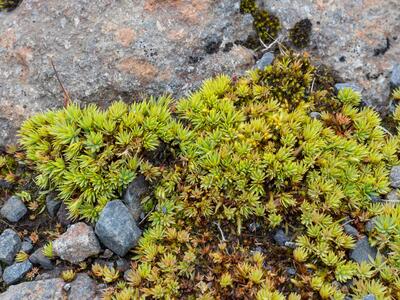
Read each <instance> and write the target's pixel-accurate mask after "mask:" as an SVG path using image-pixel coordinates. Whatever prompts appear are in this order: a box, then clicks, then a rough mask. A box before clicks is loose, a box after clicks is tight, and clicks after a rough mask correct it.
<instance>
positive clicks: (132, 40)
mask: <svg viewBox="0 0 400 300" xmlns="http://www.w3.org/2000/svg"><path fill="white" fill-rule="evenodd" d="M237 3H238V2H237V1H231V0H215V1H198V0H187V1H162V2H160V1H156V0H146V1H143V0H132V1H110V0H98V1H95V2H94V1H88V0H83V1H79V2H76V1H73V0H66V1H59V0H47V1H46V2H42V1H35V0H24V1H22V2H21V5H20V6H19V7H18V9H16V10H14V11H13V12H11V13H4V14H2V15H1V18H0V82H1V89H0V99H1V102H0V144H6V143H10V142H11V141H15V136H16V135H15V133H16V130H17V129H18V127H19V125H20V123H21V121H22V120H23V119H25V118H26V117H28V116H30V115H32V114H33V113H35V112H39V111H45V110H47V109H50V108H55V107H58V108H60V107H62V105H63V94H62V92H61V90H60V86H59V84H58V83H57V80H56V78H55V73H54V70H53V68H52V66H51V64H50V62H49V58H52V59H53V61H54V65H55V67H56V69H57V71H58V73H59V75H60V77H61V80H62V81H63V83H64V85H65V87H66V89H67V90H68V92H69V94H70V96H71V98H72V99H74V100H75V99H76V100H77V101H80V102H81V103H89V102H97V103H98V104H99V105H101V106H102V105H107V104H108V103H110V101H112V100H115V99H118V98H120V97H122V98H123V99H125V100H127V101H134V99H137V98H138V96H139V94H141V93H143V94H155V95H161V94H164V93H172V94H173V96H176V97H180V96H185V95H186V93H188V92H190V91H193V89H195V88H196V87H198V86H199V85H200V84H201V82H202V81H203V80H204V79H206V78H208V77H211V76H213V75H216V74H219V73H228V74H231V75H233V74H234V73H236V74H241V73H243V72H244V71H246V70H247V69H249V68H251V67H252V66H253V64H254V57H253V51H251V50H249V49H246V48H244V47H242V46H237V45H236V43H235V42H236V41H245V40H246V39H247V37H248V36H249V35H250V34H251V33H252V32H253V29H252V19H251V18H248V17H247V16H244V15H241V14H240V12H239V9H238V8H237V7H236V5H237ZM228 44H230V45H233V46H232V47H231V49H229V51H227V52H224V51H222V50H223V49H225V46H226V45H228Z"/></svg>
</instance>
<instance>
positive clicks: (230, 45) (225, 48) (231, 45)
mask: <svg viewBox="0 0 400 300" xmlns="http://www.w3.org/2000/svg"><path fill="white" fill-rule="evenodd" d="M232 48H233V43H231V42H229V43H226V44H225V46H224V48H223V49H222V52H229V51H231V50H232Z"/></svg>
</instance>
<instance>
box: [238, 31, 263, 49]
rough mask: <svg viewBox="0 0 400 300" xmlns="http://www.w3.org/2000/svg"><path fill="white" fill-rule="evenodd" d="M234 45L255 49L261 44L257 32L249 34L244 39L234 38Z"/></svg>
mask: <svg viewBox="0 0 400 300" xmlns="http://www.w3.org/2000/svg"><path fill="white" fill-rule="evenodd" d="M235 45H240V46H243V47H245V48H247V49H252V50H257V49H259V48H260V47H261V46H262V45H261V42H260V39H259V38H258V36H257V34H250V35H249V36H248V37H247V38H246V40H236V41H235Z"/></svg>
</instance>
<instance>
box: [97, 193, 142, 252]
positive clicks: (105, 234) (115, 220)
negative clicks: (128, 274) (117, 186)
mask: <svg viewBox="0 0 400 300" xmlns="http://www.w3.org/2000/svg"><path fill="white" fill-rule="evenodd" d="M95 232H96V234H97V236H98V237H99V239H100V241H101V242H102V243H103V244H104V245H105V246H106V247H107V248H109V249H110V250H111V251H113V252H114V253H116V254H118V255H119V256H124V255H125V254H126V253H127V252H128V251H129V250H130V249H131V248H132V247H133V246H135V245H136V243H137V241H138V239H139V238H140V235H141V230H140V229H139V228H138V227H137V225H136V222H135V220H134V219H133V217H132V215H131V213H130V211H129V210H128V208H127V207H126V206H125V205H124V203H123V202H122V201H120V200H115V201H110V202H108V203H107V205H106V206H105V207H104V209H103V211H102V212H101V214H100V218H99V220H98V222H97V224H96V227H95Z"/></svg>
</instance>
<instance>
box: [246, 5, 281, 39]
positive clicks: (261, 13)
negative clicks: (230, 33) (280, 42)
mask: <svg viewBox="0 0 400 300" xmlns="http://www.w3.org/2000/svg"><path fill="white" fill-rule="evenodd" d="M253 18H254V21H253V26H254V28H255V30H256V32H257V34H258V36H259V38H260V39H262V40H263V41H264V42H265V43H268V42H271V41H273V40H274V39H276V38H277V36H278V33H279V31H280V30H281V29H282V26H281V22H280V21H279V18H278V17H277V16H275V15H274V14H272V13H270V12H268V11H266V10H257V11H256V12H255V13H254V14H253Z"/></svg>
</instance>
